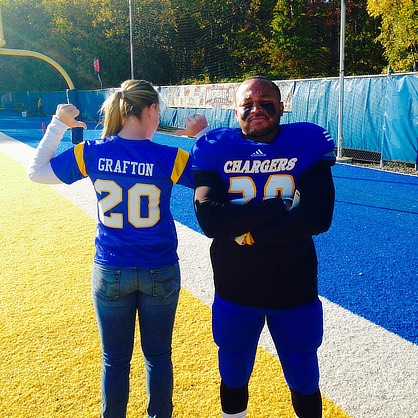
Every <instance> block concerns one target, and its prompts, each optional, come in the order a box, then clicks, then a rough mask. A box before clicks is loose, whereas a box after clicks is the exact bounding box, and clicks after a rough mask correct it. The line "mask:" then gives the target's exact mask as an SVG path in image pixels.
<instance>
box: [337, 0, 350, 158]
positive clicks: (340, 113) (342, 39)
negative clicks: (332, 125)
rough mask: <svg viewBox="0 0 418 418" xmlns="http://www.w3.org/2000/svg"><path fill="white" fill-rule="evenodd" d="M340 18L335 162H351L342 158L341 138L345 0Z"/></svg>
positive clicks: (342, 1)
mask: <svg viewBox="0 0 418 418" xmlns="http://www.w3.org/2000/svg"><path fill="white" fill-rule="evenodd" d="M340 14H341V17H340V22H341V24H340V78H339V87H340V88H339V97H338V128H337V161H345V162H349V161H351V159H350V158H344V157H343V147H344V137H343V113H344V71H345V69H344V52H345V0H341V12H340Z"/></svg>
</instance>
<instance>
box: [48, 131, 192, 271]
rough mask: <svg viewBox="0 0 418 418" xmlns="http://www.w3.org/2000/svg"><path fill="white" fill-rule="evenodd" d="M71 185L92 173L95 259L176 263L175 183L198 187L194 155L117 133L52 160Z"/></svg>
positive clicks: (133, 263) (150, 264)
mask: <svg viewBox="0 0 418 418" xmlns="http://www.w3.org/2000/svg"><path fill="white" fill-rule="evenodd" d="M51 166H52V169H53V171H54V173H55V174H56V176H57V177H58V178H59V179H60V180H61V181H62V182H64V183H67V184H71V183H73V182H75V181H77V180H80V179H81V178H84V177H87V176H88V177H89V178H90V179H91V181H92V183H93V186H94V189H95V191H96V196H97V201H98V226H97V233H96V238H95V245H96V255H95V262H97V263H99V264H104V265H111V266H132V267H133V266H136V267H145V268H153V267H155V268H158V267H164V266H168V265H171V264H174V263H176V262H177V261H178V257H177V234H176V230H175V225H174V220H173V217H172V214H171V211H170V198H171V192H172V187H173V184H176V183H178V184H182V185H184V186H186V187H193V177H192V172H191V158H190V155H189V154H188V153H187V152H186V151H184V150H182V149H180V148H175V147H169V146H166V145H160V144H157V143H155V142H152V141H149V140H126V139H123V138H120V137H119V136H117V135H116V136H112V137H108V138H104V139H98V140H94V141H86V142H82V143H80V144H78V145H76V146H75V147H74V148H72V149H69V150H67V151H65V152H64V153H62V154H60V155H58V156H57V157H55V158H53V159H52V160H51Z"/></svg>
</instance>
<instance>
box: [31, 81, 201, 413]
mask: <svg viewBox="0 0 418 418" xmlns="http://www.w3.org/2000/svg"><path fill="white" fill-rule="evenodd" d="M101 110H102V114H103V115H104V118H103V134H102V138H101V139H97V140H94V141H85V142H82V143H80V144H78V145H76V146H75V147H74V148H72V149H69V150H67V151H65V152H63V153H62V154H60V155H58V156H55V152H56V149H57V147H58V144H59V142H60V140H61V139H62V137H63V135H64V133H65V131H66V130H67V129H68V128H73V127H83V128H86V125H85V124H84V122H81V121H77V120H76V119H75V118H76V117H77V116H78V115H79V111H78V109H77V108H76V107H74V106H73V105H71V104H63V105H59V106H58V107H57V111H56V113H55V115H54V117H53V118H52V121H51V123H50V124H49V126H48V128H47V131H46V133H45V135H44V137H43V139H42V141H41V142H40V144H39V146H38V148H37V150H36V153H35V157H34V159H33V161H32V164H31V166H30V168H29V178H30V179H31V180H33V181H35V182H39V183H49V184H53V183H67V184H71V183H73V182H75V181H77V180H80V179H82V178H85V177H89V178H90V180H91V181H92V183H93V186H94V189H95V191H96V195H97V203H98V224H97V233H96V237H95V247H96V253H95V257H94V267H93V274H92V295H93V302H94V307H95V311H96V316H97V322H98V326H99V333H100V337H101V341H102V355H103V360H102V401H103V402H102V417H111V418H119V417H125V416H126V407H127V403H128V396H129V370H130V361H131V357H132V351H133V346H134V333H135V326H136V325H135V324H136V314H137V313H138V318H139V329H140V334H141V347H142V351H143V356H144V361H145V368H146V380H147V394H148V405H147V412H148V417H153V418H154V417H156V418H170V417H171V416H172V410H173V406H172V392H173V368H172V362H171V342H172V332H173V325H174V317H175V313H176V309H177V303H178V298H179V291H180V270H179V264H178V257H177V235H176V230H175V225H174V221H173V217H172V215H171V212H170V198H171V191H172V187H173V184H175V183H179V184H182V185H184V186H187V187H193V180H192V174H191V161H190V156H189V154H188V153H187V152H186V151H183V150H181V149H178V148H174V147H168V146H164V145H159V144H156V143H154V142H151V139H152V137H153V135H154V133H155V131H156V130H157V127H158V124H159V96H158V93H157V92H156V90H155V89H154V88H153V86H152V85H151V84H150V83H148V82H146V81H142V80H127V81H125V82H124V83H123V84H122V85H121V89H120V90H119V91H116V92H115V93H113V94H112V95H111V96H110V97H108V98H107V99H106V101H105V102H104V104H103V106H102V109H101Z"/></svg>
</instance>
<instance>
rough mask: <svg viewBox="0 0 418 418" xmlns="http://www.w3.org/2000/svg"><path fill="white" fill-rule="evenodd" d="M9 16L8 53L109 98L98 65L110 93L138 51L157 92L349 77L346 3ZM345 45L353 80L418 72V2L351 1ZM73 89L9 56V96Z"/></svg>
mask: <svg viewBox="0 0 418 418" xmlns="http://www.w3.org/2000/svg"><path fill="white" fill-rule="evenodd" d="M129 5H130V6H131V9H129ZM0 7H1V11H2V15H3V28H4V38H5V40H6V45H5V48H12V49H26V50H31V51H36V52H41V53H43V54H45V55H47V56H49V57H50V58H52V59H54V60H55V61H57V62H58V63H59V64H60V65H61V66H62V67H64V69H65V70H66V71H67V72H68V74H69V75H70V77H71V79H72V80H73V82H74V84H75V86H76V88H77V89H80V90H86V89H98V88H100V84H99V81H98V77H97V74H95V73H94V71H93V61H94V60H95V59H98V60H99V61H100V66H101V74H100V76H101V80H102V82H103V87H114V86H117V85H119V84H120V82H121V81H123V80H125V79H128V78H130V77H131V70H130V68H131V44H132V46H133V63H134V77H135V78H144V79H147V80H149V81H151V82H152V83H154V84H155V85H173V84H188V83H219V82H229V81H239V80H242V79H243V78H244V77H246V76H250V75H254V74H263V75H266V76H269V77H271V78H274V79H277V80H280V79H300V78H314V77H335V76H338V72H339V37H340V7H341V1H340V0H334V1H333V0H328V1H326V0H158V1H155V0H152V1H151V0H131V2H129V0H72V1H69V0H0ZM129 11H131V12H132V14H131V16H132V19H130V18H129V16H130V13H129ZM131 36H132V38H131ZM131 39H132V43H131ZM345 39H346V42H345V74H346V75H366V74H380V73H382V72H385V71H386V70H387V67H388V66H389V65H390V66H391V68H392V69H393V70H394V71H398V72H403V71H412V69H413V68H414V66H415V68H416V66H417V63H418V62H417V61H418V51H417V48H418V2H417V1H416V0H346V28H345ZM66 87H67V86H66V83H65V80H64V79H63V78H62V77H61V76H60V75H59V74H58V73H57V72H56V70H55V69H53V68H52V67H51V66H50V65H49V64H47V63H44V62H42V61H39V60H37V59H35V58H27V57H11V56H6V55H0V91H49V90H63V89H65V88H66Z"/></svg>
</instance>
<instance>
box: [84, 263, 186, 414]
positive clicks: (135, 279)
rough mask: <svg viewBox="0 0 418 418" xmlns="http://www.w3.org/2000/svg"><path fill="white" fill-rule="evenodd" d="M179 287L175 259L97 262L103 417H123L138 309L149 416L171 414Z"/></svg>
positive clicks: (94, 286)
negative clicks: (140, 264) (161, 263)
mask: <svg viewBox="0 0 418 418" xmlns="http://www.w3.org/2000/svg"><path fill="white" fill-rule="evenodd" d="M179 292H180V268H179V265H178V264H175V265H172V266H168V267H164V268H158V269H145V268H130V267H122V268H120V267H109V266H101V265H98V264H95V265H94V267H93V276H92V295H93V303H94V307H95V311H96V317H97V323H98V326H99V333H100V338H101V342H102V355H103V360H102V417H103V418H122V417H125V416H126V407H127V404H128V398H129V371H130V362H131V358H132V352H133V347H134V334H135V322H136V313H137V312H138V318H139V330H140V336H141V347H142V353H143V357H144V362H145V370H146V380H147V382H146V383H147V395H148V406H147V412H148V417H149V418H171V416H172V410H173V404H172V394H173V366H172V362H171V341H172V335H173V326H174V318H175V313H176V309H177V304H178V299H179Z"/></svg>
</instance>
